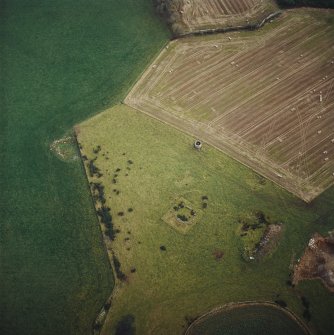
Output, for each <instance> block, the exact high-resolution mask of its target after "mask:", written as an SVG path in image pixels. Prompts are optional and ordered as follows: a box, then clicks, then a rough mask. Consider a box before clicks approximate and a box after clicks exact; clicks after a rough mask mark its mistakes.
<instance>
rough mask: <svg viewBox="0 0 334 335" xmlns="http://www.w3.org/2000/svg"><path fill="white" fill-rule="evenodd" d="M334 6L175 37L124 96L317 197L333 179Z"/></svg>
mask: <svg viewBox="0 0 334 335" xmlns="http://www.w3.org/2000/svg"><path fill="white" fill-rule="evenodd" d="M333 41H334V13H333V11H317V10H293V11H288V12H286V13H285V14H284V15H283V16H282V17H280V18H279V19H277V20H276V21H275V22H273V23H270V24H268V25H266V26H265V27H264V28H262V29H260V30H259V31H256V32H235V33H230V34H228V35H227V34H222V35H216V36H214V37H212V36H209V37H208V36H206V37H195V38H187V39H181V40H178V41H173V42H171V43H170V45H169V46H168V47H166V49H165V50H164V51H163V52H162V53H161V54H160V56H159V57H158V58H157V59H156V60H155V61H154V63H153V64H152V65H151V66H150V67H149V68H148V69H147V71H146V72H145V73H144V75H143V76H142V78H141V79H140V80H139V81H138V82H137V84H136V85H135V86H134V87H133V89H132V91H131V92H130V94H129V95H128V96H127V98H126V100H125V103H126V104H128V105H129V106H132V107H134V108H136V109H138V110H140V111H142V112H144V113H147V114H149V115H151V116H153V117H155V118H158V119H161V120H162V121H164V122H167V123H169V124H172V125H174V126H175V127H177V128H179V129H181V130H183V131H185V132H187V133H189V134H192V135H194V136H196V137H198V138H200V139H202V140H204V141H207V142H208V143H210V144H212V145H214V146H215V147H217V148H219V149H221V150H222V151H224V152H226V153H228V154H229V155H231V156H232V157H234V158H235V159H237V160H239V161H241V162H242V163H244V164H246V165H248V166H250V167H251V168H253V169H254V170H256V171H258V172H259V173H261V174H263V175H265V176H266V177H268V178H270V179H271V180H273V181H275V182H276V183H278V184H279V185H281V186H283V187H284V188H286V189H287V190H289V191H291V192H292V193H294V194H296V195H298V196H299V197H301V198H302V199H304V200H306V201H311V200H312V199H314V198H315V197H316V196H317V195H319V194H320V193H321V192H323V191H324V190H325V189H327V188H328V187H330V186H331V185H333V182H334V127H333V124H334V112H333V108H334V42H333Z"/></svg>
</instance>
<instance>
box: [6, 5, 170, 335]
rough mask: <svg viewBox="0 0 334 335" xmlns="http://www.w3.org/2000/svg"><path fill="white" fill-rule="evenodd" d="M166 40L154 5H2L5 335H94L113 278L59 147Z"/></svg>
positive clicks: (86, 201)
mask: <svg viewBox="0 0 334 335" xmlns="http://www.w3.org/2000/svg"><path fill="white" fill-rule="evenodd" d="M168 37H169V33H168V31H167V29H166V28H165V26H164V25H163V24H162V23H161V22H159V20H158V19H157V18H156V16H155V14H154V12H153V8H152V3H151V1H150V0H122V1H116V0H109V1H106V0H96V1H84V0H78V1H72V0H54V1H41V0H33V1H24V0H0V78H1V79H0V108H1V112H0V146H1V149H0V158H1V163H0V169H1V170H0V172H1V177H0V189H1V193H0V194H1V195H0V282H1V286H0V333H1V334H4V335H11V334H13V335H18V334H20V335H25V334H34V335H38V334H43V335H45V334H47V335H54V334H59V335H69V334H80V335H82V334H90V333H91V327H92V324H93V321H94V319H95V317H96V315H97V313H98V311H99V309H100V307H101V306H102V304H103V303H104V301H105V299H106V298H107V297H108V296H109V294H110V293H111V291H112V289H113V276H112V273H111V270H110V267H109V264H108V260H107V255H106V252H105V250H104V246H103V244H102V239H101V234H100V228H99V226H98V224H97V219H96V215H95V212H94V209H93V205H92V201H91V198H90V194H89V190H88V186H87V181H86V178H85V175H84V171H83V169H82V165H81V162H80V161H79V160H77V161H74V162H71V163H66V162H64V161H61V160H59V159H58V158H56V157H55V155H54V154H53V153H52V152H51V151H50V144H51V143H52V142H53V141H54V140H55V139H58V138H61V137H62V136H63V135H64V134H65V133H67V132H68V131H69V130H70V129H71V128H72V127H73V125H74V124H75V123H77V122H80V121H81V120H84V119H85V118H87V117H88V116H91V115H93V114H95V113H98V112H99V111H100V110H103V109H105V108H106V106H109V105H112V104H113V103H115V102H117V101H120V100H121V99H123V97H124V95H125V93H126V91H127V90H128V88H129V86H130V85H131V84H132V83H133V82H134V81H135V80H136V78H137V77H138V76H139V74H140V73H141V71H142V70H143V68H144V67H145V66H146V64H147V63H148V62H149V61H150V59H151V58H152V57H154V55H155V54H156V53H157V52H159V50H160V49H161V47H162V46H163V45H164V43H165V41H166V40H167V38H168Z"/></svg>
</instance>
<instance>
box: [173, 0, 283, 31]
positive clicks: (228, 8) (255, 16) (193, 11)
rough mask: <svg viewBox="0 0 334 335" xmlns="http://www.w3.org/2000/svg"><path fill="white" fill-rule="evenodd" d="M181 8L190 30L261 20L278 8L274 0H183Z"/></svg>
mask: <svg viewBox="0 0 334 335" xmlns="http://www.w3.org/2000/svg"><path fill="white" fill-rule="evenodd" d="M179 8H180V9H179V12H180V13H181V20H182V23H183V24H184V25H185V31H188V32H192V31H196V30H201V29H208V28H219V27H228V26H238V25H246V24H249V23H253V22H261V21H262V20H263V19H264V18H266V17H267V16H268V15H269V14H271V13H272V12H274V11H275V10H277V6H276V5H275V3H274V1H272V0H204V1H203V0H191V1H189V0H181V1H180V4H179Z"/></svg>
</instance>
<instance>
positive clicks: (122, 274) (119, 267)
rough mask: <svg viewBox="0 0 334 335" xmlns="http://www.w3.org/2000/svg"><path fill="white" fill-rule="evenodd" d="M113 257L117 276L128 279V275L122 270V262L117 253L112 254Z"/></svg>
mask: <svg viewBox="0 0 334 335" xmlns="http://www.w3.org/2000/svg"><path fill="white" fill-rule="evenodd" d="M112 259H113V262H114V267H115V272H116V277H117V278H118V279H119V280H121V281H126V279H127V276H126V275H125V273H124V272H122V270H121V263H120V261H119V260H118V258H117V257H116V256H115V255H113V256H112Z"/></svg>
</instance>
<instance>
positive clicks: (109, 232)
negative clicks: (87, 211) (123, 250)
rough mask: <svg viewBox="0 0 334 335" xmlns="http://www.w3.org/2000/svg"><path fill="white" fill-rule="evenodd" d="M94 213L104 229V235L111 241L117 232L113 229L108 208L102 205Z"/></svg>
mask: <svg viewBox="0 0 334 335" xmlns="http://www.w3.org/2000/svg"><path fill="white" fill-rule="evenodd" d="M96 213H97V215H98V216H99V217H100V220H101V222H102V223H103V224H104V225H105V227H106V230H105V235H106V236H108V237H109V238H110V240H112V241H113V240H114V239H115V237H116V234H117V232H118V231H117V230H115V229H114V226H113V222H112V216H111V214H110V208H109V207H106V206H104V205H103V206H101V207H100V208H98V209H97V210H96Z"/></svg>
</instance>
